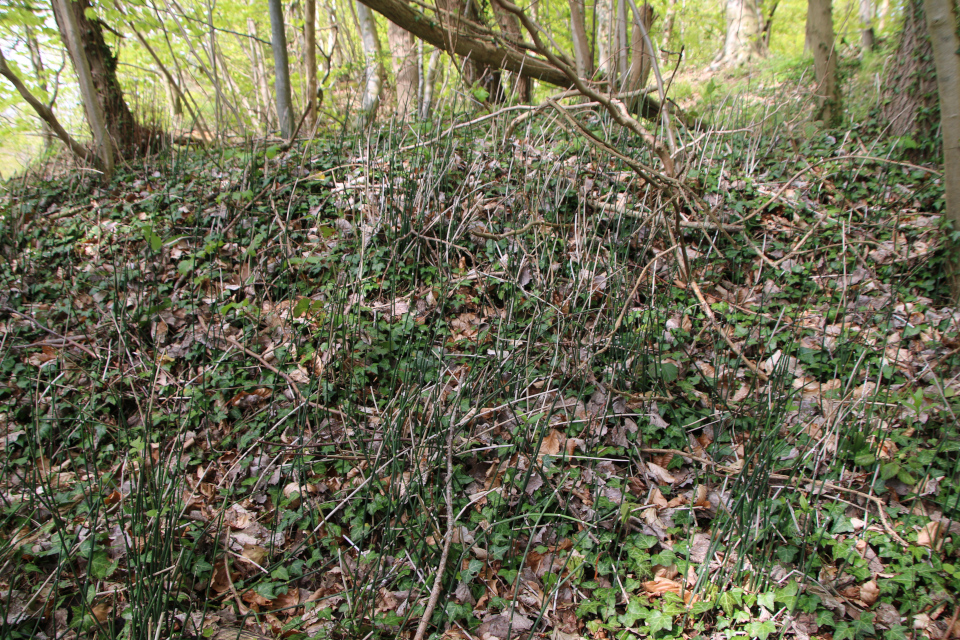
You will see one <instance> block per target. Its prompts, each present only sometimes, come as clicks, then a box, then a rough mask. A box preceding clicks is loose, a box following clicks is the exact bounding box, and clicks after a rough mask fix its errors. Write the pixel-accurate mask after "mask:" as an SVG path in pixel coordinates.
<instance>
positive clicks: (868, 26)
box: [859, 0, 876, 51]
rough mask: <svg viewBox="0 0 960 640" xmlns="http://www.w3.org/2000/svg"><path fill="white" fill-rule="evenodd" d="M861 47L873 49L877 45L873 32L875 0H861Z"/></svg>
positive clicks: (868, 49)
mask: <svg viewBox="0 0 960 640" xmlns="http://www.w3.org/2000/svg"><path fill="white" fill-rule="evenodd" d="M859 9H860V48H861V49H862V50H863V51H872V50H873V47H874V46H875V45H876V37H875V36H874V33H873V0H860V7H859Z"/></svg>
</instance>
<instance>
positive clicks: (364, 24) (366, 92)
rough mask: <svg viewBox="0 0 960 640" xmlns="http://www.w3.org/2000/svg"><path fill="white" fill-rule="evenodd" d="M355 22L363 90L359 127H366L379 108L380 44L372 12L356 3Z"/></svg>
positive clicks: (381, 84)
mask: <svg viewBox="0 0 960 640" xmlns="http://www.w3.org/2000/svg"><path fill="white" fill-rule="evenodd" d="M357 21H358V22H359V23H360V39H361V41H362V42H363V57H364V60H365V65H364V77H365V82H364V89H363V97H362V98H361V99H360V126H362V127H366V126H369V125H370V124H372V123H373V121H374V119H376V117H377V108H378V107H379V106H380V89H381V88H382V86H383V80H382V79H381V77H380V68H379V66H378V64H377V52H378V51H379V50H380V43H379V40H378V38H377V23H376V21H375V20H374V19H373V12H371V11H370V9H368V8H367V6H366V5H365V4H362V3H360V2H357Z"/></svg>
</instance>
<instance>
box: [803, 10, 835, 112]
mask: <svg viewBox="0 0 960 640" xmlns="http://www.w3.org/2000/svg"><path fill="white" fill-rule="evenodd" d="M807 30H808V31H807V36H808V38H809V40H810V45H811V47H812V48H813V68H814V76H815V77H816V80H817V90H816V96H817V102H818V105H817V114H816V119H818V120H823V122H824V123H825V124H826V125H827V126H829V127H833V126H836V125H837V124H839V122H840V115H841V112H840V107H841V104H840V87H839V85H838V84H837V54H836V50H835V49H834V47H833V3H832V0H808V3H807Z"/></svg>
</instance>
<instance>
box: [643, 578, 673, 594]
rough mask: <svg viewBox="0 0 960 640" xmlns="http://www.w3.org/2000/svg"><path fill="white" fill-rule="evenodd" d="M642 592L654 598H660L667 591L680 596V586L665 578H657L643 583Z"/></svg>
mask: <svg viewBox="0 0 960 640" xmlns="http://www.w3.org/2000/svg"><path fill="white" fill-rule="evenodd" d="M643 590H644V591H646V592H647V593H649V594H650V595H654V596H661V595H663V594H664V593H667V592H668V591H669V592H670V593H675V594H677V595H680V590H681V585H680V583H679V582H676V581H674V580H669V579H667V578H661V577H657V578H654V579H653V580H649V581H647V582H644V583H643Z"/></svg>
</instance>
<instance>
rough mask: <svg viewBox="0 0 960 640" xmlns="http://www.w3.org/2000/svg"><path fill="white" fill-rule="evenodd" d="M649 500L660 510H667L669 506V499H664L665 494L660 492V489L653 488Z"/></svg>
mask: <svg viewBox="0 0 960 640" xmlns="http://www.w3.org/2000/svg"><path fill="white" fill-rule="evenodd" d="M649 500H650V504H653V505H656V507H657V508H658V509H666V508H667V505H668V504H669V503H668V502H667V499H666V498H664V497H663V493H661V492H660V489H659V487H654V488H653V490H652V491H651V492H650V498H649Z"/></svg>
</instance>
